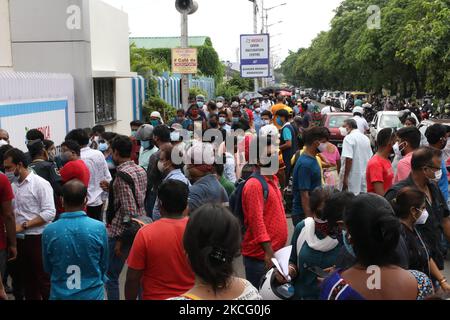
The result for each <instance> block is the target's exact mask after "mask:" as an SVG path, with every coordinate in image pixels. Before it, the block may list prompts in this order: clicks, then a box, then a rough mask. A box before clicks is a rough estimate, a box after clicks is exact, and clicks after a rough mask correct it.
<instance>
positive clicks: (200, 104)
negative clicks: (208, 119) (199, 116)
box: [197, 101, 205, 108]
mask: <svg viewBox="0 0 450 320" xmlns="http://www.w3.org/2000/svg"><path fill="white" fill-rule="evenodd" d="M204 105H205V103H204V102H201V101H198V102H197V106H198V107H199V108H203V106H204Z"/></svg>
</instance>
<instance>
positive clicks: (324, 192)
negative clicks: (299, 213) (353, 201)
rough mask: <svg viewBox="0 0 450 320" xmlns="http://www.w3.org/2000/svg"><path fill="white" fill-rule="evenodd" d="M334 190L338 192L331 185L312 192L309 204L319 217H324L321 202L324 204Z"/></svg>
mask: <svg viewBox="0 0 450 320" xmlns="http://www.w3.org/2000/svg"><path fill="white" fill-rule="evenodd" d="M334 192H337V190H336V189H334V188H331V187H325V188H322V187H319V188H316V189H314V190H313V191H312V192H311V195H310V196H309V206H310V208H311V211H312V212H314V213H315V214H316V216H317V217H318V218H319V219H323V213H322V212H320V210H319V208H320V206H321V204H324V203H325V201H326V200H327V199H328V198H329V197H330V196H331V195H332V194H333V193H334Z"/></svg>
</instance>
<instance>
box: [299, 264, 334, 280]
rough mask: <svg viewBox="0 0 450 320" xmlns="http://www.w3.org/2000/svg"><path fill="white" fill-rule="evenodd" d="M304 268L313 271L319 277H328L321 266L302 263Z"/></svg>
mask: <svg viewBox="0 0 450 320" xmlns="http://www.w3.org/2000/svg"><path fill="white" fill-rule="evenodd" d="M304 267H305V269H306V270H308V271H311V272H312V273H314V274H315V275H316V276H318V277H319V278H324V279H325V278H328V276H329V275H330V274H329V273H328V272H325V271H323V269H322V268H319V267H317V266H314V267H313V266H308V265H306V264H305V265H304Z"/></svg>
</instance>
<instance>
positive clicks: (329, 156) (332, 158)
mask: <svg viewBox="0 0 450 320" xmlns="http://www.w3.org/2000/svg"><path fill="white" fill-rule="evenodd" d="M330 145H331V148H333V149H334V151H333V152H329V151H330V150H329V149H330ZM321 154H322V155H323V157H324V158H325V160H326V161H327V162H328V163H329V164H331V165H334V166H335V165H336V163H337V162H338V161H339V160H341V155H340V154H339V150H338V148H336V146H335V145H333V144H331V143H330V144H329V145H328V146H327V148H326V150H325V151H324V152H321Z"/></svg>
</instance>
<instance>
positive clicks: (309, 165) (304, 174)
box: [292, 127, 330, 226]
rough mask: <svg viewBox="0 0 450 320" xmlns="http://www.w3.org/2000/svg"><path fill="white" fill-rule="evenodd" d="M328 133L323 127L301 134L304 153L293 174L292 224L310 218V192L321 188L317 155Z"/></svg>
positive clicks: (326, 139) (320, 173)
mask: <svg viewBox="0 0 450 320" xmlns="http://www.w3.org/2000/svg"><path fill="white" fill-rule="evenodd" d="M329 137H330V132H329V131H328V129H327V128H324V127H313V128H311V129H309V130H307V131H305V133H304V134H303V140H304V142H305V151H304V152H303V153H302V155H301V156H300V157H299V158H298V160H297V163H296V164H295V167H294V173H293V187H292V193H293V202H292V222H293V224H294V226H296V225H297V223H299V222H300V221H302V220H303V219H304V218H307V217H312V215H313V214H312V212H311V208H310V205H309V195H310V194H311V192H312V191H313V190H314V189H316V188H320V187H322V172H321V169H320V166H319V163H318V162H317V161H318V160H317V158H316V156H317V154H318V153H319V152H320V151H322V150H325V148H326V143H327V141H328V139H329Z"/></svg>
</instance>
